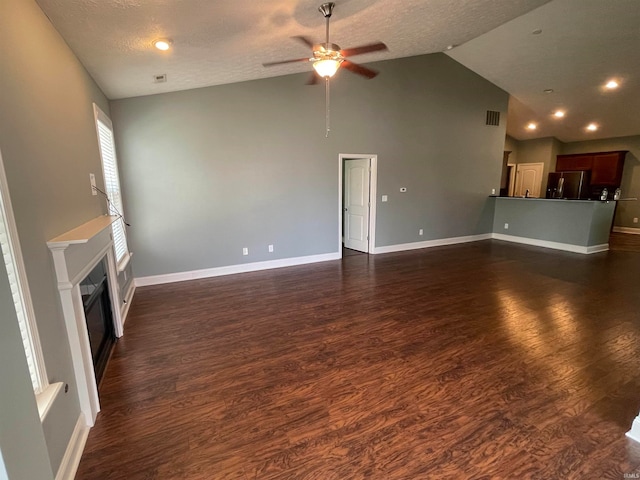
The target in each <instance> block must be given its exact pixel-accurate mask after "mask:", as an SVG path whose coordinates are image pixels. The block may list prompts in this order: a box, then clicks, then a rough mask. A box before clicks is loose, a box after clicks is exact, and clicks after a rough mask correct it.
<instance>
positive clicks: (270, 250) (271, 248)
mask: <svg viewBox="0 0 640 480" xmlns="http://www.w3.org/2000/svg"><path fill="white" fill-rule="evenodd" d="M269 253H273V245H269Z"/></svg>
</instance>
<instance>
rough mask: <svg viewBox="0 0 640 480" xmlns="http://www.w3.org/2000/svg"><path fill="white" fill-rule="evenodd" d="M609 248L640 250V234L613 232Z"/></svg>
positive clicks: (628, 250)
mask: <svg viewBox="0 0 640 480" xmlns="http://www.w3.org/2000/svg"><path fill="white" fill-rule="evenodd" d="M609 249H610V250H616V251H626V252H640V235H633V234H631V233H616V232H613V233H611V236H610V237H609Z"/></svg>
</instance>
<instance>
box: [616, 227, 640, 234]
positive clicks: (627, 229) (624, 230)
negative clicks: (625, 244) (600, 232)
mask: <svg viewBox="0 0 640 480" xmlns="http://www.w3.org/2000/svg"><path fill="white" fill-rule="evenodd" d="M613 231H614V232H616V233H630V234H631V235H640V228H632V227H613Z"/></svg>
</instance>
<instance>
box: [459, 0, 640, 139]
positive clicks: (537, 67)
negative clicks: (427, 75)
mask: <svg viewBox="0 0 640 480" xmlns="http://www.w3.org/2000/svg"><path fill="white" fill-rule="evenodd" d="M534 30H542V33H540V34H537V35H536V34H533V33H532V32H533V31H534ZM449 55H450V56H451V57H452V58H454V59H456V60H457V61H459V62H460V63H462V64H464V65H466V66H467V67H468V68H470V69H471V70H473V71H475V72H476V73H478V74H480V75H482V76H483V77H485V78H486V79H488V80H490V81H491V82H493V83H495V84H496V85H498V86H499V87H501V88H502V89H504V90H506V91H507V92H509V93H510V94H511V95H512V98H511V101H510V104H509V118H508V133H509V134H510V135H511V136H513V137H515V138H517V139H520V140H524V139H529V138H540V137H548V136H555V137H556V138H558V139H559V140H562V141H565V142H570V141H579V140H587V139H593V138H610V137H620V136H626V135H640V1H638V0H554V1H553V2H550V3H547V4H546V5H543V6H542V7H540V8H538V9H536V10H534V11H532V12H530V13H528V14H526V15H523V16H521V17H519V18H516V19H514V20H512V21H510V22H508V23H506V24H504V25H501V26H499V27H497V28H495V29H494V30H492V31H490V32H488V33H486V34H484V35H481V36H480V37H478V38H475V39H474V40H473V41H471V42H468V43H466V44H465V45H461V46H460V47H458V48H456V49H454V50H452V51H451V52H450V53H449ZM610 78H616V79H617V80H618V81H619V82H620V84H621V86H620V88H619V89H617V90H616V91H606V90H605V89H604V88H602V86H603V84H604V83H605V82H606V81H607V80H608V79H610ZM545 89H552V90H553V92H552V93H544V90H545ZM557 109H563V110H566V112H567V113H566V116H565V117H564V118H562V119H557V118H554V117H553V116H552V113H553V112H554V111H555V110H557ZM529 122H535V123H537V124H538V128H537V129H536V130H535V131H533V132H532V131H529V130H527V129H526V128H525V126H526V125H527V124H528V123H529ZM590 122H594V123H596V124H598V125H599V126H600V129H599V130H598V131H597V132H587V131H586V130H585V126H586V125H587V124H588V123H590Z"/></svg>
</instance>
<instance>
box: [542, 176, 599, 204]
mask: <svg viewBox="0 0 640 480" xmlns="http://www.w3.org/2000/svg"><path fill="white" fill-rule="evenodd" d="M589 174H590V172H589V171H588V170H583V171H576V172H551V173H550V174H549V181H548V182H547V198H566V199H571V200H577V199H584V200H587V199H588V198H589V195H590V192H589Z"/></svg>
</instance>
